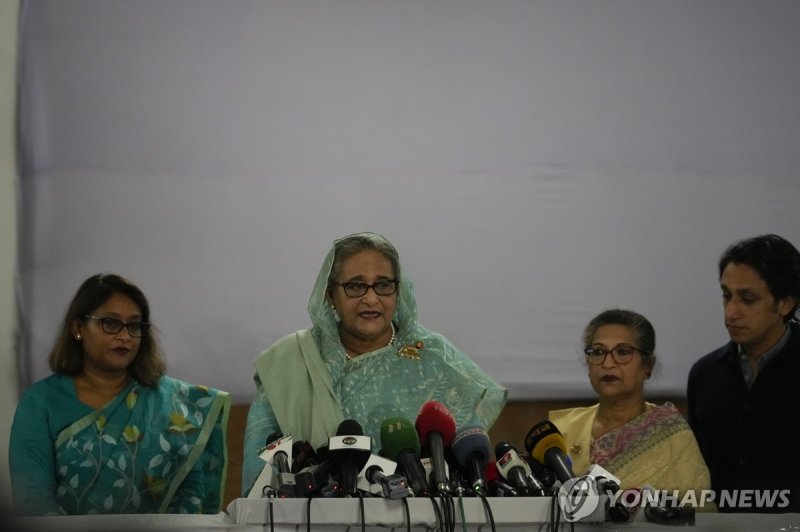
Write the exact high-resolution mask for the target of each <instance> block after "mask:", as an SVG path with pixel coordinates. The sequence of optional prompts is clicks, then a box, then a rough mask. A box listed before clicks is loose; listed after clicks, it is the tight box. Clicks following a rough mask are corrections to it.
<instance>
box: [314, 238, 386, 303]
mask: <svg viewBox="0 0 800 532" xmlns="http://www.w3.org/2000/svg"><path fill="white" fill-rule="evenodd" d="M368 250H375V251H377V252H379V253H380V254H381V255H383V256H384V257H386V260H388V261H389V263H390V264H391V265H392V272H393V273H394V276H395V277H399V276H400V257H399V256H398V254H397V250H396V249H395V248H394V246H393V245H392V244H391V243H390V242H389V241H388V240H386V239H384V238H381V237H379V236H378V235H374V236H372V235H370V234H368V233H359V234H357V235H350V236H346V237H344V238H342V239H341V240H337V241H336V244H335V245H334V256H333V264H332V265H331V272H330V274H329V275H328V294H330V293H331V292H332V291H333V290H334V288H336V285H335V284H334V283H336V282H338V280H339V276H340V275H341V274H342V268H343V267H344V263H345V261H347V259H349V258H350V257H352V256H353V255H355V254H357V253H360V252H362V251H368Z"/></svg>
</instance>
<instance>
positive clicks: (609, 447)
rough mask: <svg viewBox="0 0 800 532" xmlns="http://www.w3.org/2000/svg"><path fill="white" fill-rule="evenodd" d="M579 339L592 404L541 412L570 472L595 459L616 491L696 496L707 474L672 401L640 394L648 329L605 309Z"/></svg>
mask: <svg viewBox="0 0 800 532" xmlns="http://www.w3.org/2000/svg"><path fill="white" fill-rule="evenodd" d="M583 341H584V344H583V345H584V347H585V349H584V353H585V355H586V362H587V367H588V370H589V381H590V383H591V385H592V388H594V390H595V392H596V393H597V395H598V400H599V401H598V403H597V404H596V405H594V406H589V407H583V408H568V409H564V410H555V411H552V412H550V416H549V418H550V420H551V421H552V422H553V423H554V424H555V425H556V427H558V429H559V430H560V431H561V433H562V434H563V436H564V439H565V440H566V443H567V450H568V453H569V455H570V457H571V459H572V465H573V470H574V471H575V473H576V474H578V475H581V474H583V473H585V472H586V470H588V469H589V467H590V465H592V464H598V465H600V466H602V467H604V468H605V469H607V470H608V471H609V472H610V473H612V474H613V475H615V476H616V477H617V478H619V479H620V481H621V487H622V489H627V488H638V487H644V486H649V487H652V488H655V489H657V490H669V491H670V493H672V492H674V491H675V490H677V491H678V493H679V497H680V498H681V499H683V497H684V495H685V494H686V492H687V491H689V490H694V491H695V493H696V497H697V499H698V501H699V499H700V490H708V489H710V487H711V479H710V476H709V472H708V468H707V467H706V464H705V462H704V461H703V456H702V455H701V454H700V449H699V447H698V445H697V441H696V440H695V438H694V434H693V433H692V430H691V428H689V425H688V424H687V422H686V421H685V419H684V418H683V416H682V415H681V413H680V412H679V411H678V409H677V408H675V406H674V405H673V404H672V403H669V402H667V403H664V404H663V405H660V406H657V405H655V404H653V403H648V402H646V401H645V399H644V383H645V381H647V380H648V379H649V378H650V375H651V372H652V370H653V367H654V365H655V361H656V359H655V354H654V351H655V331H654V329H653V326H652V325H651V324H650V322H649V321H648V320H647V318H645V317H644V316H642V315H640V314H638V313H636V312H633V311H630V310H607V311H605V312H602V313H601V314H599V315H598V316H597V317H595V318H594V319H593V320H592V321H591V322H590V323H589V325H588V326H587V327H586V330H585V331H584V335H583ZM706 509H709V508H706Z"/></svg>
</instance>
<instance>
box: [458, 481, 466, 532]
mask: <svg viewBox="0 0 800 532" xmlns="http://www.w3.org/2000/svg"><path fill="white" fill-rule="evenodd" d="M458 509H459V513H460V514H461V530H462V531H463V532H467V516H466V515H464V490H458Z"/></svg>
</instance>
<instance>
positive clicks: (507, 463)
mask: <svg viewBox="0 0 800 532" xmlns="http://www.w3.org/2000/svg"><path fill="white" fill-rule="evenodd" d="M494 455H495V458H497V470H498V472H499V473H500V475H501V476H502V477H503V478H504V479H506V480H507V481H508V482H509V483H510V484H511V485H512V486H513V487H514V488H515V489H516V490H517V491H519V492H520V493H521V494H522V495H543V494H544V486H543V485H542V483H541V482H539V481H538V480H536V477H534V476H533V472H532V471H531V468H530V466H529V465H528V462H526V461H525V460H524V459H522V458H521V457H520V456H519V454H518V453H517V450H516V449H515V448H514V446H513V445H511V444H510V443H508V442H505V441H501V442H500V443H498V444H497V445H496V446H495V448H494Z"/></svg>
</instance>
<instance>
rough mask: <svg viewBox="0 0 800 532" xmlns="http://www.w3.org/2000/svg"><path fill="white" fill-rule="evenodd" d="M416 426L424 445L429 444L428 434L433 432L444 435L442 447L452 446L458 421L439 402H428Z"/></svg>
mask: <svg viewBox="0 0 800 532" xmlns="http://www.w3.org/2000/svg"><path fill="white" fill-rule="evenodd" d="M415 426H416V428H417V434H418V435H419V440H420V443H421V444H422V445H427V444H428V434H429V433H431V432H438V433H439V434H441V435H442V445H450V442H451V441H452V440H453V436H455V433H456V420H455V419H454V418H453V414H451V413H450V411H449V410H448V409H447V407H446V406H444V405H443V404H442V403H440V402H438V401H428V402H427V403H425V404H424V405H422V408H420V409H419V414H417V420H416V423H415Z"/></svg>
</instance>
